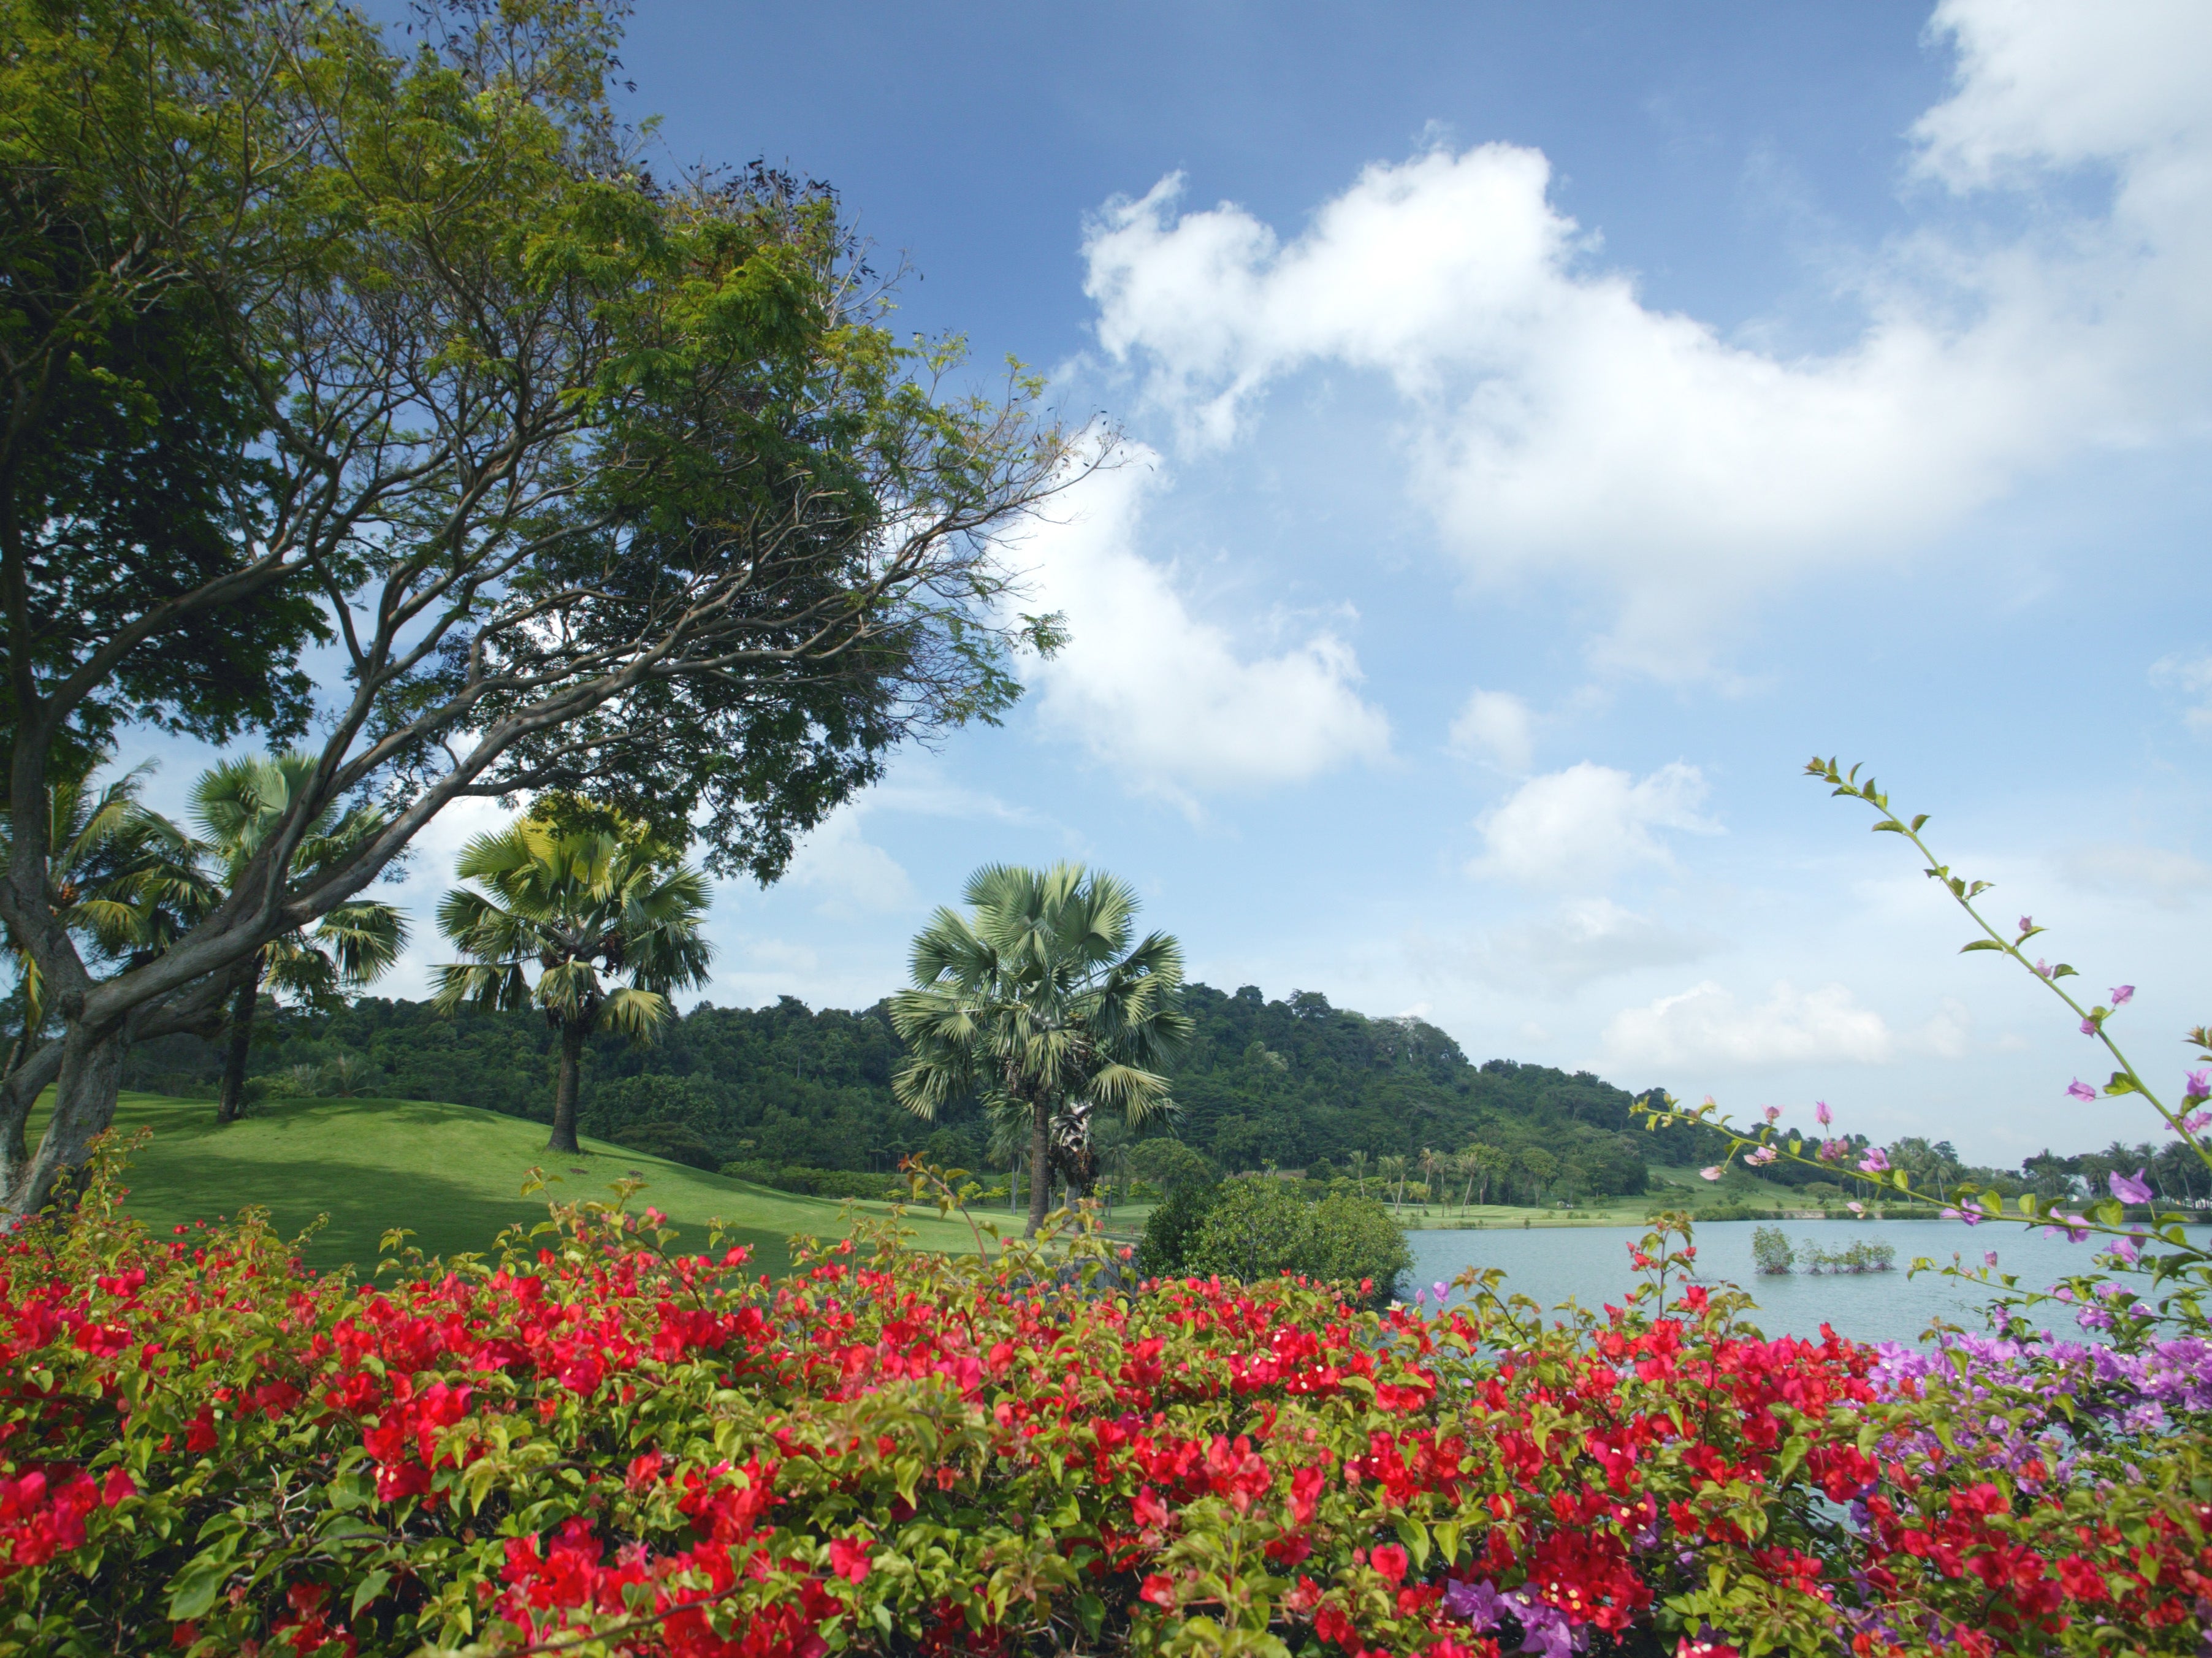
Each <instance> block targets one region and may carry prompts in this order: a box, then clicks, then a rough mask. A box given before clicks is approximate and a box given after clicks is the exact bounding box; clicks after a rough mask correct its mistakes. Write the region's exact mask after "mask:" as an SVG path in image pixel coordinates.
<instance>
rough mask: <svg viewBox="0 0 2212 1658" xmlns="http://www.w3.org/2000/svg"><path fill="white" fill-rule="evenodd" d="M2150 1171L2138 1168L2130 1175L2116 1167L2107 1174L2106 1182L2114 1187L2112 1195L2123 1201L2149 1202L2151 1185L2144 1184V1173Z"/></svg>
mask: <svg viewBox="0 0 2212 1658" xmlns="http://www.w3.org/2000/svg"><path fill="white" fill-rule="evenodd" d="M2146 1173H2148V1170H2147V1169H2136V1172H2135V1174H2134V1175H2133V1176H2132V1177H2130V1176H2129V1175H2123V1174H2122V1173H2120V1171H2119V1170H2118V1169H2113V1170H2112V1173H2111V1174H2109V1175H2106V1176H2105V1183H2106V1185H2108V1186H2110V1187H2112V1195H2113V1196H2114V1197H2116V1198H2118V1199H2119V1200H2120V1201H2121V1202H2122V1203H2148V1202H2149V1201H2150V1187H2148V1186H2146V1185H2144V1184H2143V1175H2145V1174H2146Z"/></svg>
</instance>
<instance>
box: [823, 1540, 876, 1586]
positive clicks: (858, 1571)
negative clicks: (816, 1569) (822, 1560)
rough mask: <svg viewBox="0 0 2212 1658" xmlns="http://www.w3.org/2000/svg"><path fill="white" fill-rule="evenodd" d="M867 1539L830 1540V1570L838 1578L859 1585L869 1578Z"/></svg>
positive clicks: (868, 1545)
mask: <svg viewBox="0 0 2212 1658" xmlns="http://www.w3.org/2000/svg"><path fill="white" fill-rule="evenodd" d="M869 1547H870V1544H869V1542H868V1540H867V1539H866V1538H865V1537H833V1538H831V1539H830V1540H829V1570H831V1571H834V1572H835V1573H836V1574H837V1576H840V1577H843V1578H848V1579H850V1580H851V1581H852V1582H855V1583H857V1582H860V1581H861V1580H862V1579H864V1578H865V1577H866V1576H867V1575H868V1570H869V1562H868V1549H869Z"/></svg>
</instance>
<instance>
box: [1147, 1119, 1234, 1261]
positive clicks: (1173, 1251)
mask: <svg viewBox="0 0 2212 1658" xmlns="http://www.w3.org/2000/svg"><path fill="white" fill-rule="evenodd" d="M1167 1143H1168V1144H1170V1145H1172V1144H1173V1143H1174V1142H1172V1141H1170V1142H1167ZM1220 1197H1221V1187H1219V1186H1218V1184H1216V1183H1214V1182H1212V1181H1206V1182H1205V1183H1203V1184H1191V1185H1187V1186H1181V1187H1176V1189H1175V1190H1173V1191H1171V1192H1170V1193H1168V1197H1167V1201H1165V1202H1164V1203H1163V1204H1161V1205H1160V1206H1159V1207H1158V1208H1157V1209H1155V1210H1153V1211H1152V1218H1150V1219H1149V1220H1147V1221H1146V1223H1145V1236H1144V1238H1143V1241H1142V1242H1139V1244H1138V1246H1137V1270H1138V1272H1140V1273H1141V1274H1143V1275H1144V1276H1145V1277H1146V1278H1174V1277H1176V1275H1178V1274H1179V1273H1182V1272H1185V1271H1187V1270H1188V1269H1187V1268H1186V1267H1185V1266H1184V1264H1183V1263H1184V1260H1185V1257H1186V1256H1187V1255H1188V1254H1189V1250H1190V1244H1191V1240H1192V1239H1193V1238H1194V1237H1196V1236H1198V1229H1199V1225H1200V1223H1201V1222H1202V1221H1204V1220H1205V1218H1206V1214H1207V1212H1209V1211H1210V1210H1211V1209H1212V1207H1213V1206H1214V1204H1215V1203H1216V1202H1218V1200H1219V1199H1220Z"/></svg>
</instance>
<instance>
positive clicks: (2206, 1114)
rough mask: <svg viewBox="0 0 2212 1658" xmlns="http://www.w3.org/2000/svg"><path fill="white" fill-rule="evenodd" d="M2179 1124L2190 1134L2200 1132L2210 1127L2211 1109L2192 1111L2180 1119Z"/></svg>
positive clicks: (2211, 1123)
mask: <svg viewBox="0 0 2212 1658" xmlns="http://www.w3.org/2000/svg"><path fill="white" fill-rule="evenodd" d="M2181 1126H2182V1127H2184V1128H2185V1129H2187V1130H2188V1131H2189V1132H2190V1133H2192V1134H2201V1133H2203V1132H2204V1131H2205V1130H2206V1129H2207V1128H2212V1111H2193V1112H2191V1113H2190V1114H2189V1115H2187V1116H2185V1117H2184V1118H2183V1119H2182V1120H2181Z"/></svg>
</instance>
